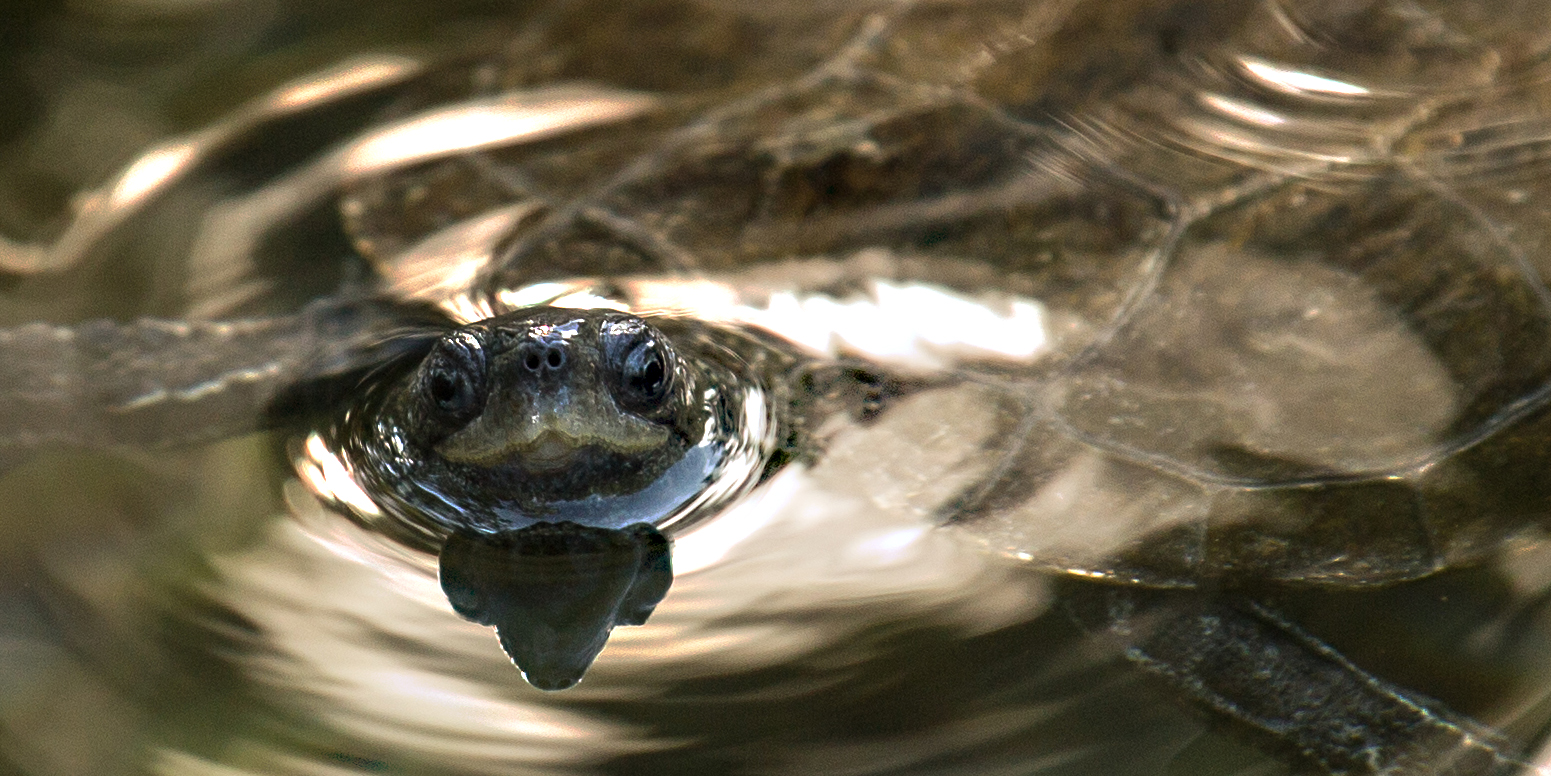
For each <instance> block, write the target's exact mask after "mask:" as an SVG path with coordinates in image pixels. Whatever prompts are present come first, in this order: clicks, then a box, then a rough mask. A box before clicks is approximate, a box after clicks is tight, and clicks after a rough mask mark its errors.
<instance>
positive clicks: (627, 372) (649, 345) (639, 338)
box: [603, 320, 673, 411]
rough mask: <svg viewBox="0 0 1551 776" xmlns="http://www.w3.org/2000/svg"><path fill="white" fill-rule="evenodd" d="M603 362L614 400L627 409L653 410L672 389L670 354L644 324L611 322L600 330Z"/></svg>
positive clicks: (655, 334)
mask: <svg viewBox="0 0 1551 776" xmlns="http://www.w3.org/2000/svg"><path fill="white" fill-rule="evenodd" d="M603 353H604V360H605V362H606V364H607V366H608V367H609V369H608V371H609V372H610V373H611V376H612V380H611V381H610V382H611V383H612V385H611V386H610V387H611V388H612V390H613V393H614V398H615V399H616V400H617V401H619V403H620V405H621V406H623V407H624V408H625V409H628V410H635V411H647V410H654V409H656V408H658V407H659V406H661V405H662V403H663V400H665V399H666V398H667V397H668V393H669V390H670V389H671V388H672V387H673V351H672V349H671V348H669V347H668V344H667V342H666V341H665V340H664V339H663V338H662V335H660V334H658V333H657V332H656V331H654V330H653V329H652V328H651V327H649V326H647V325H646V323H645V322H644V321H639V320H625V321H612V322H610V323H607V324H604V327H603Z"/></svg>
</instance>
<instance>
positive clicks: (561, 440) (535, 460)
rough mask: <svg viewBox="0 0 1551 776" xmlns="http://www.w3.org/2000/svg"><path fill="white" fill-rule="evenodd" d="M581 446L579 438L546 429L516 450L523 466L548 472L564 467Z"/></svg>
mask: <svg viewBox="0 0 1551 776" xmlns="http://www.w3.org/2000/svg"><path fill="white" fill-rule="evenodd" d="M581 448H582V445H581V443H580V441H579V440H575V439H572V438H570V437H569V436H566V435H565V434H562V433H560V432H558V431H554V430H548V429H547V430H545V431H543V432H542V433H540V434H539V435H538V436H537V437H535V438H534V440H533V441H532V442H529V443H528V444H526V445H523V446H522V447H520V448H518V449H517V451H516V452H517V456H518V458H519V459H520V460H521V461H522V464H523V468H525V469H528V470H530V471H537V472H550V471H556V470H558V469H561V468H564V467H565V466H566V464H569V463H571V462H572V461H573V460H575V459H576V456H577V454H578V453H580V452H581Z"/></svg>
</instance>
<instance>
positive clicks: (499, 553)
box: [441, 521, 673, 690]
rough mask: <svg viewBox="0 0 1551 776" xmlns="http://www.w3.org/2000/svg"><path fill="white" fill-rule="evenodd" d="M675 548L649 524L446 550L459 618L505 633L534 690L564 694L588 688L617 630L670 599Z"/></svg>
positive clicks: (556, 526)
mask: <svg viewBox="0 0 1551 776" xmlns="http://www.w3.org/2000/svg"><path fill="white" fill-rule="evenodd" d="M668 549H669V548H668V540H667V539H666V538H664V537H663V535H662V534H661V533H659V532H658V531H657V529H655V528H653V527H651V526H649V525H646V524H644V523H637V524H635V525H631V526H627V527H625V528H623V529H611V528H591V527H588V526H583V525H578V524H576V523H572V522H568V521H567V522H559V523H537V524H535V525H531V526H528V527H526V528H522V529H520V530H515V531H504V532H501V533H496V534H477V535H475V534H453V535H451V536H449V537H448V538H447V541H446V543H445V544H444V545H443V546H442V552H441V583H442V590H443V592H445V593H446V594H447V600H448V601H449V602H450V603H451V604H452V608H453V609H454V610H456V611H457V612H458V614H460V615H462V616H463V617H465V618H466V619H469V620H472V621H474V622H477V623H479V624H481V625H492V626H495V629H496V634H497V636H499V637H500V641H501V648H502V649H504V650H506V654H507V655H508V656H509V657H511V659H512V662H513V663H515V664H516V665H517V667H518V668H519V669H521V671H522V675H523V678H525V679H527V680H528V683H529V684H532V685H533V686H534V687H537V688H539V689H540V690H564V689H566V688H568V687H571V686H573V685H575V684H576V683H577V682H579V681H581V678H582V675H583V674H585V673H586V672H587V669H588V668H589V667H590V666H591V665H592V662H593V660H595V659H596V658H597V657H598V653H599V652H602V651H603V646H604V644H605V643H607V642H608V638H609V633H610V632H612V631H613V630H614V626H616V625H642V624H645V622H646V618H647V617H650V616H651V614H652V610H653V609H655V608H656V607H657V603H658V602H659V601H661V600H662V599H663V596H665V595H667V594H668V588H669V587H670V586H672V584H673V564H672V560H671V558H670V557H669V551H668Z"/></svg>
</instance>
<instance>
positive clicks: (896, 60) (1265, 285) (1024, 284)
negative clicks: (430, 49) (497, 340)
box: [343, 0, 1551, 586]
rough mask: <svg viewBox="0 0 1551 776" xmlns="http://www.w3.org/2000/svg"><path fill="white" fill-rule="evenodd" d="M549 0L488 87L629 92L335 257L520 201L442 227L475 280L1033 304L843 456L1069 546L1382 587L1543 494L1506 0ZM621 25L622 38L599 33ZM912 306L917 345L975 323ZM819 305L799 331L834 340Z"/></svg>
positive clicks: (385, 195)
mask: <svg viewBox="0 0 1551 776" xmlns="http://www.w3.org/2000/svg"><path fill="white" fill-rule="evenodd" d="M1407 8H1410V6H1407ZM1413 10H1414V9H1413ZM1478 10H1479V9H1478ZM555 14H556V15H555V16H553V17H551V18H548V19H547V20H546V23H545V24H543V25H540V26H539V27H537V28H536V29H537V32H536V33H535V34H533V35H531V36H529V37H528V38H527V39H525V40H524V41H523V43H522V44H520V45H518V46H515V47H514V48H513V50H512V51H511V52H510V53H509V55H508V56H507V57H505V58H504V59H503V60H502V64H501V66H499V67H498V68H496V74H494V75H491V76H489V83H490V84H492V86H490V87H489V88H497V86H495V85H497V84H498V85H499V87H500V88H533V87H534V86H535V85H543V84H552V83H570V82H586V83H590V84H593V85H603V87H606V88H611V89H619V90H631V91H632V92H633V93H648V94H652V95H654V96H655V98H656V101H655V102H654V104H653V105H652V106H651V108H650V109H647V110H643V111H641V112H640V113H639V114H635V115H632V116H631V117H630V118H629V119H628V120H623V121H617V122H610V123H607V124H604V125H599V126H597V127H589V128H587V129H586V130H585V131H580V132H576V133H572V134H571V135H569V136H567V137H565V138H562V139H556V140H550V141H542V142H536V143H523V144H519V145H515V146H511V147H506V148H497V149H491V150H488V151H484V152H481V153H480V154H477V155H474V156H460V157H457V158H451V159H444V160H437V161H433V162H429V163H419V164H416V165H413V166H406V167H401V168H399V169H395V170H393V171H392V172H391V173H387V174H382V175H374V176H370V177H367V178H365V179H362V180H357V181H355V182H354V183H353V184H352V185H351V186H350V187H349V190H348V192H347V193H346V195H345V197H344V199H343V213H344V215H345V224H346V227H347V232H348V233H349V235H350V237H351V239H352V241H353V244H354V245H355V246H356V247H357V248H358V249H359V250H360V251H361V252H362V253H363V254H364V255H367V256H369V257H373V258H374V259H375V260H377V261H378V262H380V263H382V264H384V265H385V266H388V267H390V268H391V267H392V266H393V261H394V257H396V256H403V255H405V254H406V253H414V251H412V250H411V246H414V245H417V244H420V245H425V244H433V245H434V241H431V240H428V238H430V237H432V236H434V235H436V234H438V233H443V234H445V231H446V230H447V229H449V228H452V229H453V230H454V231H455V232H456V230H457V229H459V228H466V227H459V226H456V225H459V224H465V225H466V224H468V223H470V222H471V221H475V220H478V219H479V218H481V217H485V214H488V213H491V212H495V211H497V210H498V209H499V208H513V207H520V212H521V217H520V218H517V217H513V218H510V219H508V221H506V222H503V225H502V226H501V228H499V229H497V230H494V231H493V232H491V233H490V235H491V236H489V237H487V238H484V242H481V243H480V246H481V250H483V251H484V253H482V254H481V256H482V257H487V258H488V262H487V263H485V264H484V265H483V269H482V270H481V271H480V272H479V274H478V275H477V277H476V278H475V280H474V282H473V286H472V290H473V293H474V296H475V297H477V298H479V299H480V300H482V304H484V305H485V306H484V307H481V308H479V309H490V308H491V307H494V308H500V306H501V304H502V301H501V300H502V299H503V298H504V297H503V296H502V294H503V293H507V292H509V291H510V290H512V289H519V288H523V287H529V286H532V285H533V284H537V283H542V282H546V281H557V280H564V279H569V278H574V277H577V276H589V277H602V278H613V279H620V278H638V277H643V276H651V277H655V278H659V279H664V280H667V281H669V282H681V281H682V282H688V281H692V280H705V279H711V280H714V281H716V282H722V283H731V284H733V285H734V286H736V287H737V288H738V289H740V290H739V291H738V293H739V294H741V295H742V296H741V298H742V299H744V300H747V299H749V298H753V299H754V300H755V301H754V303H755V304H759V303H764V304H765V305H766V306H767V308H768V306H769V305H770V299H771V298H773V297H774V296H776V295H778V294H780V293H795V294H799V295H800V294H810V295H825V296H827V297H828V298H831V299H835V300H840V301H841V302H847V301H849V302H856V301H857V300H866V299H871V300H873V301H877V299H878V295H879V294H880V293H883V292H880V291H879V284H880V283H881V284H884V285H886V286H888V288H900V287H905V286H910V287H913V288H926V289H930V290H931V292H932V293H938V294H946V295H948V296H950V297H953V296H954V295H957V296H958V297H964V296H977V295H978V297H980V298H982V299H985V298H990V297H995V299H993V300H992V301H991V302H989V304H992V305H993V306H995V305H997V304H1000V305H1001V309H1002V310H1003V311H1004V312H1005V311H1006V309H1008V305H1010V304H1013V303H1015V302H1017V301H1018V300H1025V301H1032V302H1034V303H1037V304H1039V305H1042V310H1043V313H1042V314H1043V317H1042V318H1041V319H1039V320H1038V321H1032V322H1031V321H1029V320H1022V321H1020V322H1018V323H1016V324H1013V323H1008V321H1011V318H1009V317H1007V316H1003V318H1001V319H999V320H1002V321H1003V325H1016V326H1023V327H1024V329H1025V331H1024V333H1025V334H1027V333H1028V330H1029V329H1031V328H1034V327H1042V328H1041V329H1040V331H1038V334H1039V335H1040V338H1041V340H1042V341H1043V342H1044V343H1045V346H1044V347H1043V348H1041V349H1040V350H1038V351H1037V352H1036V353H1031V352H1027V351H1024V352H1019V353H1015V354H1008V353H999V352H996V351H995V350H994V349H992V350H990V351H988V350H985V349H979V350H970V351H963V350H953V349H951V348H944V347H938V348H936V350H935V351H934V353H935V356H934V361H933V364H934V369H935V370H936V372H937V374H938V375H939V376H941V375H944V374H946V375H951V376H952V378H953V380H952V383H953V384H952V385H951V386H949V387H940V388H938V389H936V391H935V392H934V393H933V394H932V397H931V398H923V397H919V396H918V397H912V398H908V399H907V398H899V399H898V401H897V402H896V403H907V402H908V403H910V404H911V407H912V408H913V409H910V410H903V411H902V412H910V413H917V414H918V413H920V412H921V411H922V408H924V407H932V406H935V407H955V408H956V409H955V410H954V411H951V412H949V411H940V412H938V413H936V414H935V415H933V416H932V417H933V419H934V420H933V422H932V423H930V424H922V426H921V428H920V429H918V430H916V431H912V430H909V429H904V430H900V431H899V432H898V434H896V435H895V436H893V437H887V439H888V440H889V442H888V444H893V445H896V446H897V448H898V449H901V450H904V449H909V450H914V451H927V452H920V453H919V454H918V455H916V456H914V457H910V456H906V457H907V458H910V460H912V461H913V463H911V464H910V465H909V466H903V467H902V466H901V465H899V464H898V463H897V462H891V461H890V460H885V459H888V458H889V456H886V455H880V456H878V457H877V458H878V460H877V461H875V462H873V463H872V464H871V467H872V471H873V472H874V475H875V476H873V477H872V478H871V479H872V481H876V482H880V483H884V484H882V485H880V486H879V487H880V489H882V490H886V491H888V492H887V493H882V492H880V493H878V494H874V495H875V497H876V498H879V499H884V500H890V499H892V500H895V501H898V502H899V503H900V504H902V505H903V507H902V508H909V509H914V510H919V511H921V512H922V513H923V514H927V515H930V516H931V517H932V518H933V519H936V520H939V521H942V522H946V523H952V524H955V525H958V526H960V527H962V528H963V529H964V530H967V531H970V532H973V533H975V534H976V535H978V536H981V537H983V538H984V539H985V540H986V541H988V542H990V543H991V544H993V545H994V546H996V547H998V548H999V549H1002V550H1005V551H1007V552H1009V553H1012V554H1015V555H1016V556H1018V557H1020V558H1024V559H1026V560H1030V561H1033V562H1036V563H1038V564H1040V565H1043V566H1045V567H1048V568H1052V569H1056V570H1060V571H1064V572H1069V573H1073V574H1078V575H1082V576H1088V577H1099V578H1105V579H1112V580H1118V581H1127V582H1136V583H1141V584H1145V585H1155V586H1189V585H1194V584H1197V583H1199V582H1200V581H1202V580H1205V579H1223V578H1236V579H1260V580H1275V581H1280V582H1294V583H1310V584H1318V585H1337V586H1361V585H1370V584H1377V583H1387V582H1394V581H1398V580H1406V579H1413V578H1417V577H1421V576H1425V575H1427V574H1430V573H1433V572H1436V571H1438V570H1440V569H1443V568H1446V567H1450V566H1454V565H1458V564H1462V563H1466V562H1470V561H1473V560H1477V559H1480V558H1481V557H1483V556H1484V555H1485V554H1487V553H1489V552H1491V551H1493V550H1494V549H1495V548H1496V547H1498V546H1499V545H1500V544H1501V543H1502V542H1503V541H1505V540H1506V539H1508V538H1510V537H1512V536H1515V535H1519V534H1522V533H1533V532H1534V531H1537V530H1540V527H1541V526H1540V524H1541V523H1542V522H1543V521H1544V520H1545V519H1546V516H1547V515H1548V513H1551V512H1548V507H1551V504H1548V503H1547V502H1546V500H1547V494H1548V493H1551V490H1548V487H1547V485H1548V483H1547V482H1545V477H1546V476H1547V475H1546V474H1545V472H1547V471H1551V466H1548V463H1551V461H1547V460H1546V456H1547V452H1546V450H1547V449H1548V446H1547V445H1546V444H1545V443H1544V441H1543V440H1544V436H1545V434H1546V433H1547V427H1546V425H1545V424H1546V422H1547V420H1546V417H1545V412H1544V410H1543V406H1544V405H1545V403H1546V400H1547V396H1548V390H1551V388H1548V383H1547V380H1548V377H1551V292H1548V289H1547V288H1546V286H1545V283H1544V280H1543V274H1542V273H1543V272H1544V271H1545V270H1546V267H1545V266H1544V262H1543V261H1542V260H1541V259H1540V258H1539V256H1540V254H1541V253H1543V251H1539V250H1537V246H1538V244H1539V242H1540V241H1541V240H1542V239H1543V238H1542V236H1541V234H1540V230H1539V229H1538V227H1536V225H1535V222H1534V218H1535V214H1536V212H1537V211H1536V209H1535V205H1534V203H1536V202H1539V201H1542V197H1541V194H1540V192H1539V187H1541V186H1543V185H1544V183H1543V182H1542V179H1543V178H1544V176H1541V175H1538V174H1537V173H1536V172H1535V171H1536V170H1537V169H1539V167H1540V165H1543V164H1544V160H1543V159H1542V158H1541V157H1542V156H1543V155H1541V154H1539V153H1538V152H1537V150H1536V149H1537V148H1538V146H1537V145H1535V143H1536V142H1538V141H1537V140H1536V138H1538V137H1540V135H1541V134H1543V133H1544V130H1545V126H1546V124H1545V120H1544V119H1543V118H1542V117H1539V116H1538V115H1535V114H1534V113H1533V111H1532V110H1530V109H1528V108H1526V107H1525V106H1527V105H1533V104H1538V102H1537V101H1539V100H1541V99H1544V97H1545V96H1546V94H1547V92H1546V89H1547V86H1546V84H1545V79H1544V64H1543V62H1544V55H1545V45H1546V39H1545V36H1541V35H1528V34H1524V33H1522V32H1519V31H1518V30H1519V29H1521V28H1518V27H1515V24H1514V22H1512V21H1511V18H1510V17H1511V15H1509V16H1500V15H1496V14H1478V13H1476V11H1467V10H1463V9H1455V8H1452V7H1450V8H1443V7H1438V8H1429V9H1428V10H1427V12H1426V13H1422V12H1420V11H1416V12H1414V13H1413V11H1408V10H1402V9H1400V8H1399V6H1397V5H1395V4H1391V3H1383V2H1375V3H1365V4H1359V5H1357V6H1351V5H1349V4H1328V5H1327V4H1313V5H1307V4H1304V5H1300V6H1299V7H1293V6H1292V5H1291V4H1283V3H1276V2H1271V3H1265V4H1261V5H1257V6H1253V7H1243V8H1240V7H1237V6H1235V7H1232V8H1228V7H1223V8H1214V9H1212V10H1210V11H1207V10H1204V9H1199V8H1195V7H1194V6H1189V7H1161V8H1160V7H1159V6H1158V5H1157V4H1155V3H1130V4H1114V3H1104V4H1061V3H1024V2H983V3H970V4H960V3H954V4H933V3H928V4H914V5H910V4H907V5H894V4H883V5H877V6H860V7H852V8H848V9H846V10H843V11H839V12H836V11H835V9H827V8H823V9H821V8H817V7H813V6H784V5H783V6H779V7H770V8H765V7H761V8H759V9H755V8H752V7H749V6H745V5H743V4H739V3H691V2H685V1H684V0H648V1H647V2H642V3H636V4H632V5H631V6H629V7H628V9H626V10H623V11H616V12H614V13H610V14H601V13H600V8H598V7H595V4H587V3H581V4H577V5H575V6H567V7H566V8H564V9H562V10H559V11H556V12H555ZM1198 15H1199V16H1200V17H1201V18H1197V16H1198ZM1207 18H1209V19H1210V23H1203V22H1202V20H1203V19H1207ZM594 19H603V20H604V21H602V22H601V23H594V22H593V21H592V20H594ZM645 19H651V20H653V22H652V23H651V24H645V23H644V22H643V21H642V20H645ZM621 25H622V26H624V27H625V28H627V29H630V30H637V29H650V30H652V32H651V33H650V34H647V35H644V36H643V37H641V38H639V40H638V41H637V42H638V43H639V45H635V44H634V43H632V44H631V45H623V46H621V44H620V41H621V40H636V39H635V38H634V37H633V36H632V35H628V34H621V30H620V29H616V27H619V26H621ZM1096 41H1102V42H1103V45H1099V44H1097V43H1096ZM1115 41H1122V43H1121V44H1120V45H1119V48H1116V47H1115V45H1114V42H1115ZM1526 111H1529V112H1526ZM448 192H456V193H455V194H452V193H448ZM429 255H430V256H432V257H435V256H437V255H447V254H436V253H435V252H432V253H431V254H429ZM417 256H418V259H419V260H420V261H422V262H424V261H425V260H426V255H425V254H424V253H423V252H422V253H421V254H417ZM390 274H391V273H390ZM890 284H892V285H890ZM751 289H752V290H751ZM885 291H887V289H885ZM691 307H692V308H693V305H692V306H691ZM804 309H807V310H810V311H811V309H812V308H804ZM690 312H691V313H693V312H696V310H695V309H691V310H690ZM917 317H918V319H919V321H918V322H919V324H920V325H919V326H918V329H919V330H918V332H917V334H916V339H917V341H918V342H920V341H925V340H930V339H932V336H934V335H931V334H929V333H923V332H929V330H930V331H936V332H938V333H947V334H949V335H951V334H953V333H954V332H953V330H954V329H957V328H968V327H973V326H977V325H979V324H977V323H975V322H974V321H972V320H969V319H963V318H960V319H955V318H953V317H952V316H951V313H939V312H937V311H936V310H935V309H933V308H924V307H923V308H920V309H919V310H918V311H917ZM894 325H896V324H895V323H893V322H889V321H888V320H886V319H885V318H881V317H880V318H877V319H876V326H878V327H889V326H894ZM836 336H837V337H840V338H839V339H836V340H835V344H837V345H838V347H837V348H832V349H831V350H832V351H833V352H832V354H836V355H839V356H842V357H846V356H856V357H864V356H865V355H866V354H865V348H864V347H861V346H858V345H857V343H858V342H860V340H861V339H862V337H858V336H852V337H851V339H850V340H846V339H844V337H843V335H836ZM951 338H952V337H951V336H950V337H949V339H951ZM926 347H927V348H928V349H931V346H930V345H928V346H926ZM891 433H893V432H891ZM912 435H915V436H912ZM945 437H946V438H953V439H955V440H957V442H958V443H957V444H955V445H949V446H937V447H933V446H932V443H931V440H932V439H941V438H945ZM917 458H918V459H920V460H916V459H917Z"/></svg>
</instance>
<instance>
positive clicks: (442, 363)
mask: <svg viewBox="0 0 1551 776" xmlns="http://www.w3.org/2000/svg"><path fill="white" fill-rule="evenodd" d="M417 387H418V392H419V394H420V396H421V400H422V403H423V406H424V407H425V410H426V413H427V415H428V416H429V417H430V418H431V419H434V420H435V421H436V425H438V426H440V427H442V429H443V430H444V431H453V430H456V429H458V428H462V427H463V426H465V425H467V424H468V422H469V421H471V420H473V419H474V418H475V417H476V416H477V415H479V413H480V412H481V411H482V410H483V409H484V408H485V391H486V370H485V349H484V347H483V346H482V345H481V344H480V341H479V338H478V337H477V336H475V335H474V334H473V333H471V332H466V331H458V332H453V333H451V334H448V335H447V336H445V337H443V338H442V339H441V341H440V342H437V343H436V347H435V348H434V349H432V351H431V354H430V355H428V356H426V358H425V361H424V362H422V363H421V365H420V375H419V378H418V381H417Z"/></svg>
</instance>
